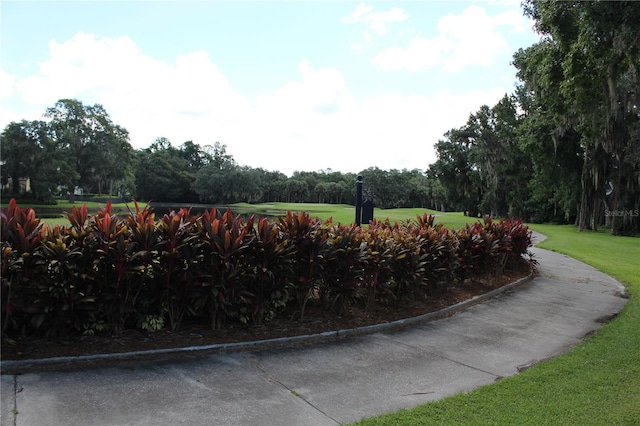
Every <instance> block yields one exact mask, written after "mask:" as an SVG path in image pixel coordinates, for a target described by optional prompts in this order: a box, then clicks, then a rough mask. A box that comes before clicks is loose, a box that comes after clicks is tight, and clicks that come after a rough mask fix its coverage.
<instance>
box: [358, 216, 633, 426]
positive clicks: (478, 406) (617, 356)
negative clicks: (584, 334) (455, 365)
mask: <svg viewBox="0 0 640 426" xmlns="http://www.w3.org/2000/svg"><path fill="white" fill-rule="evenodd" d="M532 228H533V229H535V230H537V231H539V232H541V233H543V234H545V235H546V236H547V240H546V241H544V242H543V243H542V244H540V247H542V248H545V249H549V250H554V251H557V252H561V253H565V254H567V255H569V256H571V257H574V258H576V259H580V260H582V261H583V262H585V263H588V264H591V265H592V266H594V267H596V268H598V269H600V270H602V271H603V272H606V273H607V274H610V275H612V276H614V277H615V278H617V279H618V280H619V281H621V282H622V283H624V284H625V286H626V287H627V290H628V292H629V293H630V300H629V302H628V303H627V305H626V306H625V308H624V310H623V311H622V313H621V314H620V315H618V317H616V318H615V319H614V320H613V321H611V322H610V323H609V324H607V325H605V326H604V327H602V328H601V329H600V330H598V331H597V332H596V333H595V334H594V335H592V336H591V337H589V338H587V339H586V340H585V341H584V342H583V343H581V344H580V345H579V346H578V347H576V348H575V349H574V350H572V351H571V352H569V353H567V354H565V355H562V356H559V357H557V358H554V359H551V360H549V361H546V362H543V363H540V364H538V365H536V366H534V367H532V368H530V369H528V370H526V371H524V372H523V373H521V374H518V375H516V376H513V377H510V378H507V379H503V380H501V381H499V382H497V383H496V384H493V385H489V386H485V387H482V388H479V389H476V390H474V391H471V392H469V393H463V394H458V395H454V396H452V397H449V398H445V399H443V400H440V401H435V402H432V403H428V404H425V405H422V406H419V407H417V408H415V409H411V410H401V411H399V412H397V413H392V414H388V415H382V416H378V417H374V418H371V419H366V420H363V421H361V422H359V423H357V425H362V426H365V425H366V426H370V425H434V424H435V425H440V424H442V425H445V424H446V425H452V424H455V425H489V424H491V425H635V424H639V423H640V302H639V299H640V260H639V259H640V238H631V237H613V236H611V235H609V234H608V233H606V232H598V233H593V232H583V233H579V232H577V230H576V228H575V227H573V226H552V225H532Z"/></svg>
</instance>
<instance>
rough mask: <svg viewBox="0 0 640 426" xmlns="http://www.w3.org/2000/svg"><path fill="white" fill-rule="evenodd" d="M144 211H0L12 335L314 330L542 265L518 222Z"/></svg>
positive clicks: (6, 331) (5, 302)
mask: <svg viewBox="0 0 640 426" xmlns="http://www.w3.org/2000/svg"><path fill="white" fill-rule="evenodd" d="M134 206H135V210H129V214H128V215H126V216H124V217H119V216H118V215H116V214H113V213H112V209H111V204H110V203H107V204H106V206H105V208H104V209H102V210H100V211H98V213H97V214H95V215H89V214H88V212H87V208H86V206H83V207H81V208H77V207H73V209H72V211H71V212H70V213H66V215H67V217H68V219H69V225H68V226H55V227H48V226H45V225H44V224H43V223H41V221H40V219H38V218H37V217H36V214H35V211H34V210H33V209H31V208H21V207H19V206H18V205H17V203H16V202H15V200H11V202H10V203H9V205H8V207H7V208H2V209H1V211H0V216H1V221H2V223H1V225H2V230H1V232H2V236H1V237H2V241H1V248H2V270H1V273H2V278H1V279H2V282H1V288H2V319H3V336H5V337H11V336H14V337H15V336H19V335H33V334H42V335H44V336H45V337H47V338H52V339H61V338H66V337H68V336H69V335H72V334H80V333H84V334H92V333H96V332H111V333H113V334H116V335H117V334H120V333H122V331H123V330H125V329H131V328H141V329H147V330H155V329H161V328H164V327H169V328H170V329H171V330H174V331H175V330H179V329H180V326H181V324H182V322H183V319H184V318H185V317H189V320H190V321H191V322H194V321H195V322H197V323H201V324H203V325H204V324H207V326H209V327H211V328H212V329H221V328H223V327H225V326H226V325H228V324H230V323H237V322H240V323H253V324H262V323H263V322H264V321H268V320H270V319H272V318H274V317H276V316H278V315H284V313H285V312H287V314H288V315H290V313H291V312H292V311H295V312H296V313H297V314H298V315H299V317H300V318H301V319H303V318H304V314H305V307H306V306H307V304H308V303H309V302H310V301H313V303H316V304H319V305H320V306H323V307H325V308H326V309H329V310H332V311H333V312H335V313H336V315H339V314H341V313H343V312H344V311H345V309H346V308H348V307H349V306H350V305H353V304H362V306H363V307H365V308H366V309H369V310H372V309H374V308H375V307H376V306H377V305H385V306H395V307H401V306H402V304H403V303H405V302H406V301H407V300H415V299H416V298H421V297H437V294H438V292H441V291H446V290H447V288H448V287H449V286H451V285H456V283H458V284H459V283H460V282H462V281H464V280H465V278H468V277H471V276H474V275H482V274H489V273H492V274H500V273H502V271H503V270H504V268H506V267H509V265H510V264H511V263H513V262H514V261H515V260H518V259H520V258H522V257H523V256H525V255H527V254H529V255H530V253H529V252H528V248H529V247H530V246H531V231H530V230H529V229H528V228H527V227H526V226H524V225H523V223H522V221H521V220H514V219H509V220H501V221H499V222H497V221H493V220H491V219H486V220H485V222H484V223H480V222H477V223H474V224H470V225H467V226H466V227H465V228H462V229H460V230H458V231H455V230H450V229H446V228H444V227H443V226H442V225H441V224H435V217H434V216H433V215H427V214H424V215H423V216H417V217H416V219H415V220H412V221H407V222H406V223H404V222H403V223H393V224H391V223H389V222H388V221H386V222H381V221H377V220H374V221H373V222H372V223H371V224H370V225H369V226H365V227H360V226H356V225H355V224H351V225H344V224H339V223H333V222H332V220H327V221H324V222H323V221H321V220H320V219H317V218H313V217H311V216H310V215H309V214H308V213H306V212H299V213H294V212H291V211H289V212H287V213H286V215H285V216H283V217H279V218H275V219H274V218H264V217H256V216H251V217H249V218H248V219H246V220H245V219H243V217H242V216H241V215H236V214H234V213H233V212H232V211H231V210H230V209H227V210H226V211H219V210H217V209H215V208H212V209H211V210H209V211H205V212H204V213H203V214H202V215H191V213H190V212H189V210H187V209H180V210H178V211H173V210H172V211H170V212H169V213H167V214H165V215H163V216H162V217H160V218H159V219H156V216H155V213H154V212H153V210H152V208H150V207H148V206H147V207H144V208H142V209H141V208H140V207H139V206H138V204H137V203H135V202H134Z"/></svg>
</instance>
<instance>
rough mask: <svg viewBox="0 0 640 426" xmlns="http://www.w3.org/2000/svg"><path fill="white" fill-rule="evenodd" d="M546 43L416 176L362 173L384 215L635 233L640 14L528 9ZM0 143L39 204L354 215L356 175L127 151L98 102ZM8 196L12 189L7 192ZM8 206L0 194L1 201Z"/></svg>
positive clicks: (615, 5)
mask: <svg viewBox="0 0 640 426" xmlns="http://www.w3.org/2000/svg"><path fill="white" fill-rule="evenodd" d="M523 8H524V14H525V15H527V16H529V17H531V18H532V19H533V20H534V21H535V28H536V30H537V31H538V32H539V34H540V36H541V38H540V41H539V42H538V43H536V44H534V45H532V46H531V47H529V48H527V49H520V50H518V51H517V52H515V53H514V55H513V65H514V66H515V67H516V69H517V77H518V80H519V84H518V85H517V87H516V89H515V92H514V93H512V94H505V96H504V97H503V98H502V99H501V100H500V101H499V102H498V103H497V104H496V105H494V106H488V105H483V106H481V107H480V108H479V109H478V111H476V112H475V113H472V114H470V116H469V119H468V120H467V123H465V124H464V125H462V126H461V127H459V128H454V129H451V130H449V131H448V132H446V133H445V134H444V135H443V138H442V139H441V140H439V141H438V142H437V144H436V145H435V149H436V154H437V160H436V161H435V162H434V163H433V164H429V165H425V166H426V169H425V170H424V171H423V170H418V169H414V170H406V169H403V170H395V169H394V170H381V169H379V168H377V167H370V168H368V169H365V170H362V171H360V173H358V174H361V175H362V176H363V178H364V182H365V193H367V194H368V195H369V196H371V197H373V199H374V202H375V204H376V206H378V207H381V208H396V207H424V208H432V209H436V210H455V211H464V212H466V214H468V215H469V216H474V217H476V216H478V217H479V216H482V215H485V214H489V215H492V216H496V217H508V216H511V217H521V218H524V219H525V220H528V221H535V222H539V221H552V222H558V223H575V224H577V225H578V226H579V228H580V230H583V229H594V230H595V229H597V228H598V227H599V226H601V225H607V226H611V230H612V233H614V234H634V233H637V232H639V231H640V214H639V213H640V111H639V109H638V103H639V102H638V101H639V96H640V72H639V69H638V68H639V66H640V37H638V31H637V28H640V3H636V2H623V1H621V2H606V1H593V2H546V1H542V2H540V1H537V0H528V1H526V2H524V3H523ZM44 118H45V120H41V121H21V122H13V123H10V124H9V125H8V126H7V127H6V128H5V129H4V131H3V132H2V151H1V158H0V160H1V163H2V183H3V186H5V185H7V183H8V182H11V185H13V187H12V188H9V190H8V192H9V193H17V192H19V188H18V181H19V178H21V177H29V178H30V180H31V194H30V195H31V196H32V197H33V198H34V199H36V200H40V201H47V200H52V199H53V198H54V196H56V195H61V194H70V195H73V193H74V191H75V189H76V188H83V189H84V190H85V191H88V192H92V193H108V194H113V195H116V194H118V195H121V196H124V197H130V198H136V199H139V200H143V201H148V200H154V201H166V202H185V203H207V204H212V205H220V204H229V203H235V202H241V201H243V202H249V203H258V202H273V201H287V202H326V203H346V204H355V181H356V174H354V173H342V172H340V171H332V170H320V171H296V172H294V173H293V175H292V176H286V175H284V174H283V173H280V172H278V171H271V170H264V169H261V168H251V167H248V166H244V165H240V164H237V162H236V161H235V160H234V159H233V157H232V156H231V155H229V154H228V153H227V152H226V145H224V144H221V143H219V142H215V143H214V144H213V145H205V146H200V145H198V144H196V143H194V142H193V141H186V142H184V143H182V144H181V145H179V146H177V147H176V146H173V145H172V143H171V141H169V140H168V139H166V138H158V139H156V140H155V141H154V142H153V143H152V144H151V145H150V146H149V147H148V148H145V149H139V150H135V149H133V147H132V146H131V144H130V143H129V136H128V132H127V131H126V129H124V128H123V127H121V126H119V125H117V124H115V123H113V122H112V120H111V119H110V117H109V115H108V114H107V112H106V111H105V110H104V108H103V107H102V106H101V105H93V106H86V105H83V104H82V102H81V101H78V100H74V99H62V100H60V101H58V102H57V103H56V104H55V106H54V107H52V108H49V109H47V111H46V112H45V114H44ZM5 192H6V191H5ZM3 198H4V196H3Z"/></svg>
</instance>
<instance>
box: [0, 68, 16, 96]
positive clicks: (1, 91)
mask: <svg viewBox="0 0 640 426" xmlns="http://www.w3.org/2000/svg"><path fill="white" fill-rule="evenodd" d="M15 81H16V78H15V76H13V75H11V74H9V73H8V72H5V71H4V70H1V69H0V99H4V98H8V97H10V96H11V95H13V92H14V89H15Z"/></svg>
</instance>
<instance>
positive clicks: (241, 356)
mask: <svg viewBox="0 0 640 426" xmlns="http://www.w3.org/2000/svg"><path fill="white" fill-rule="evenodd" d="M533 252H534V253H535V257H536V259H537V260H538V261H539V272H540V274H539V276H538V277H536V278H535V279H533V280H532V281H530V282H529V283H527V284H524V285H522V286H520V287H518V288H517V289H516V290H513V291H507V292H505V293H502V294H501V295H499V296H497V297H495V298H492V299H489V300H487V301H485V302H483V303H481V304H477V305H475V306H473V307H471V308H469V309H467V310H464V311H462V312H460V313H458V314H456V315H454V316H451V317H448V318H444V319H440V320H436V321H431V322H426V323H423V324H417V325H414V326H412V327H410V328H406V329H403V330H400V331H388V332H379V333H375V334H370V335H366V336H361V337H354V338H349V339H345V340H341V341H338V342H332V343H323V344H317V345H313V346H306V347H300V348H285V349H273V350H255V351H246V352H237V353H231V354H226V355H208V356H204V357H198V358H194V359H187V360H182V361H171V362H149V361H147V362H144V361H140V362H137V363H135V364H126V365H122V366H113V367H101V368H92V369H82V370H69V371H59V372H48V373H28V374H22V375H6V374H5V375H2V388H1V390H2V398H1V400H2V404H1V411H0V414H1V424H2V425H18V426H21V425H49V426H53V425H65V426H66V425H83V426H86V425H152V426H158V425H214V424H215V425H337V424H343V423H348V422H353V421H356V420H359V419H361V418H363V417H369V416H373V415H376V414H380V413H385V412H392V411H396V410H398V409H400V408H410V407H414V406H416V405H419V404H422V403H424V402H427V401H430V400H435V399H439V398H442V397H445V396H448V395H452V394H455V393H458V392H463V391H468V390H471V389H473V388H476V387H478V386H482V385H486V384H489V383H493V382H495V381H496V380H498V379H500V378H502V377H506V376H511V375H514V374H517V373H518V372H519V371H522V370H523V369H525V368H527V367H529V366H531V365H533V364H535V363H537V362H539V361H541V360H544V359H547V358H550V357H553V356H556V355H558V354H561V353H563V352H565V351H567V350H569V349H571V348H572V347H573V346H575V345H576V344H578V343H579V342H580V341H581V340H582V339H583V338H584V337H585V336H586V335H588V334H590V333H591V332H593V331H594V330H596V329H597V328H598V327H600V326H601V325H602V324H603V323H604V322H606V321H608V320H609V319H610V318H612V317H613V316H614V315H616V314H617V313H618V312H620V311H621V310H622V308H623V306H624V304H625V302H626V299H625V298H624V297H623V296H624V294H625V290H624V287H623V286H622V285H621V284H620V283H618V282H617V281H615V280H614V279H612V278H610V277H608V276H606V275H604V274H602V273H600V272H599V271H597V270H596V269H594V268H592V267H590V266H588V265H585V264H583V263H581V262H578V261H576V260H574V259H571V258H569V257H567V256H564V255H562V254H557V253H553V252H549V251H546V250H541V249H537V248H534V249H533Z"/></svg>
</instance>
